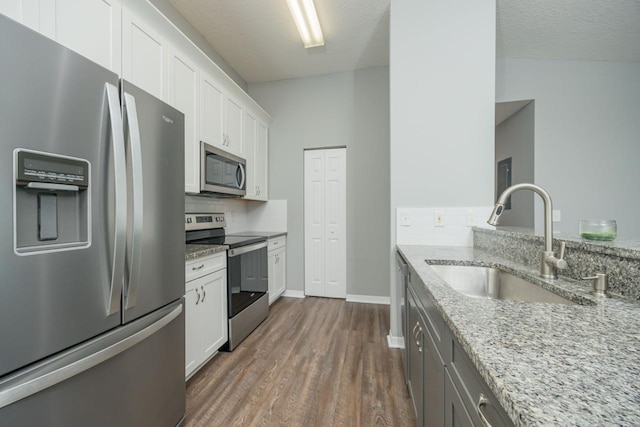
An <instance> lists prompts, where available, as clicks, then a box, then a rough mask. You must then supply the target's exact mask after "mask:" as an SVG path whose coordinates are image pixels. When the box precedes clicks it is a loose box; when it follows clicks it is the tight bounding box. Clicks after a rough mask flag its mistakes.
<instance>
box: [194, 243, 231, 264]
mask: <svg viewBox="0 0 640 427" xmlns="http://www.w3.org/2000/svg"><path fill="white" fill-rule="evenodd" d="M227 249H229V246H227V245H187V250H186V253H185V257H184V259H185V261H189V260H192V259H196V258H200V257H203V256H207V255H213V254H217V253H218V252H223V251H226V250H227Z"/></svg>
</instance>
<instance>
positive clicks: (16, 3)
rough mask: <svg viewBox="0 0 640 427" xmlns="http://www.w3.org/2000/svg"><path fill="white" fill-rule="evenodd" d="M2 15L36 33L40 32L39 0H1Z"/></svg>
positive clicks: (0, 11)
mask: <svg viewBox="0 0 640 427" xmlns="http://www.w3.org/2000/svg"><path fill="white" fill-rule="evenodd" d="M0 13H2V14H3V15H6V16H8V17H9V18H11V19H13V20H14V21H17V22H19V23H21V24H22V25H25V26H27V27H29V28H31V29H32V30H34V31H40V2H39V0H0Z"/></svg>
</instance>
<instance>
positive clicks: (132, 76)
mask: <svg viewBox="0 0 640 427" xmlns="http://www.w3.org/2000/svg"><path fill="white" fill-rule="evenodd" d="M168 57H169V54H168V48H167V43H166V41H165V40H164V39H163V38H162V37H161V36H160V34H159V33H157V32H156V31H155V30H154V29H153V27H152V26H151V25H149V24H147V23H146V22H145V21H144V20H143V19H141V18H140V17H138V16H137V15H135V14H134V13H133V12H131V11H130V10H128V9H127V8H126V7H123V8H122V75H123V77H124V78H125V79H126V80H128V81H129V82H131V83H133V84H134V85H136V86H138V87H140V88H141V89H143V90H145V91H147V92H149V93H150V94H152V95H154V96H155V97H157V98H160V99H161V100H163V101H165V102H168V99H167V98H168V97H167V96H166V92H167V86H168V85H167V74H168Z"/></svg>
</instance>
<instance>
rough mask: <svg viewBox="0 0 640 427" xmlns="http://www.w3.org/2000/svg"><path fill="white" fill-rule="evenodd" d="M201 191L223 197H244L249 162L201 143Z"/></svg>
mask: <svg viewBox="0 0 640 427" xmlns="http://www.w3.org/2000/svg"><path fill="white" fill-rule="evenodd" d="M200 162H201V164H200V191H201V192H205V193H211V194H212V195H217V196H222V197H242V196H244V195H245V194H246V193H247V190H246V181H247V179H246V178H247V174H246V166H247V161H246V160H245V159H243V158H242V157H238V156H236V155H233V154H231V153H228V152H226V151H224V150H221V149H219V148H218V147H214V146H212V145H209V144H207V143H205V142H200Z"/></svg>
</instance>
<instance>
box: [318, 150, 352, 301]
mask: <svg viewBox="0 0 640 427" xmlns="http://www.w3.org/2000/svg"><path fill="white" fill-rule="evenodd" d="M324 151H325V160H324V170H325V181H324V182H325V190H324V192H325V242H326V244H325V262H326V266H325V272H326V273H325V296H327V297H333V298H346V297H347V283H346V281H347V243H346V231H347V230H346V224H345V222H346V217H347V206H346V205H347V199H346V178H347V176H346V173H347V168H346V160H347V150H346V149H345V148H337V149H331V150H324Z"/></svg>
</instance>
